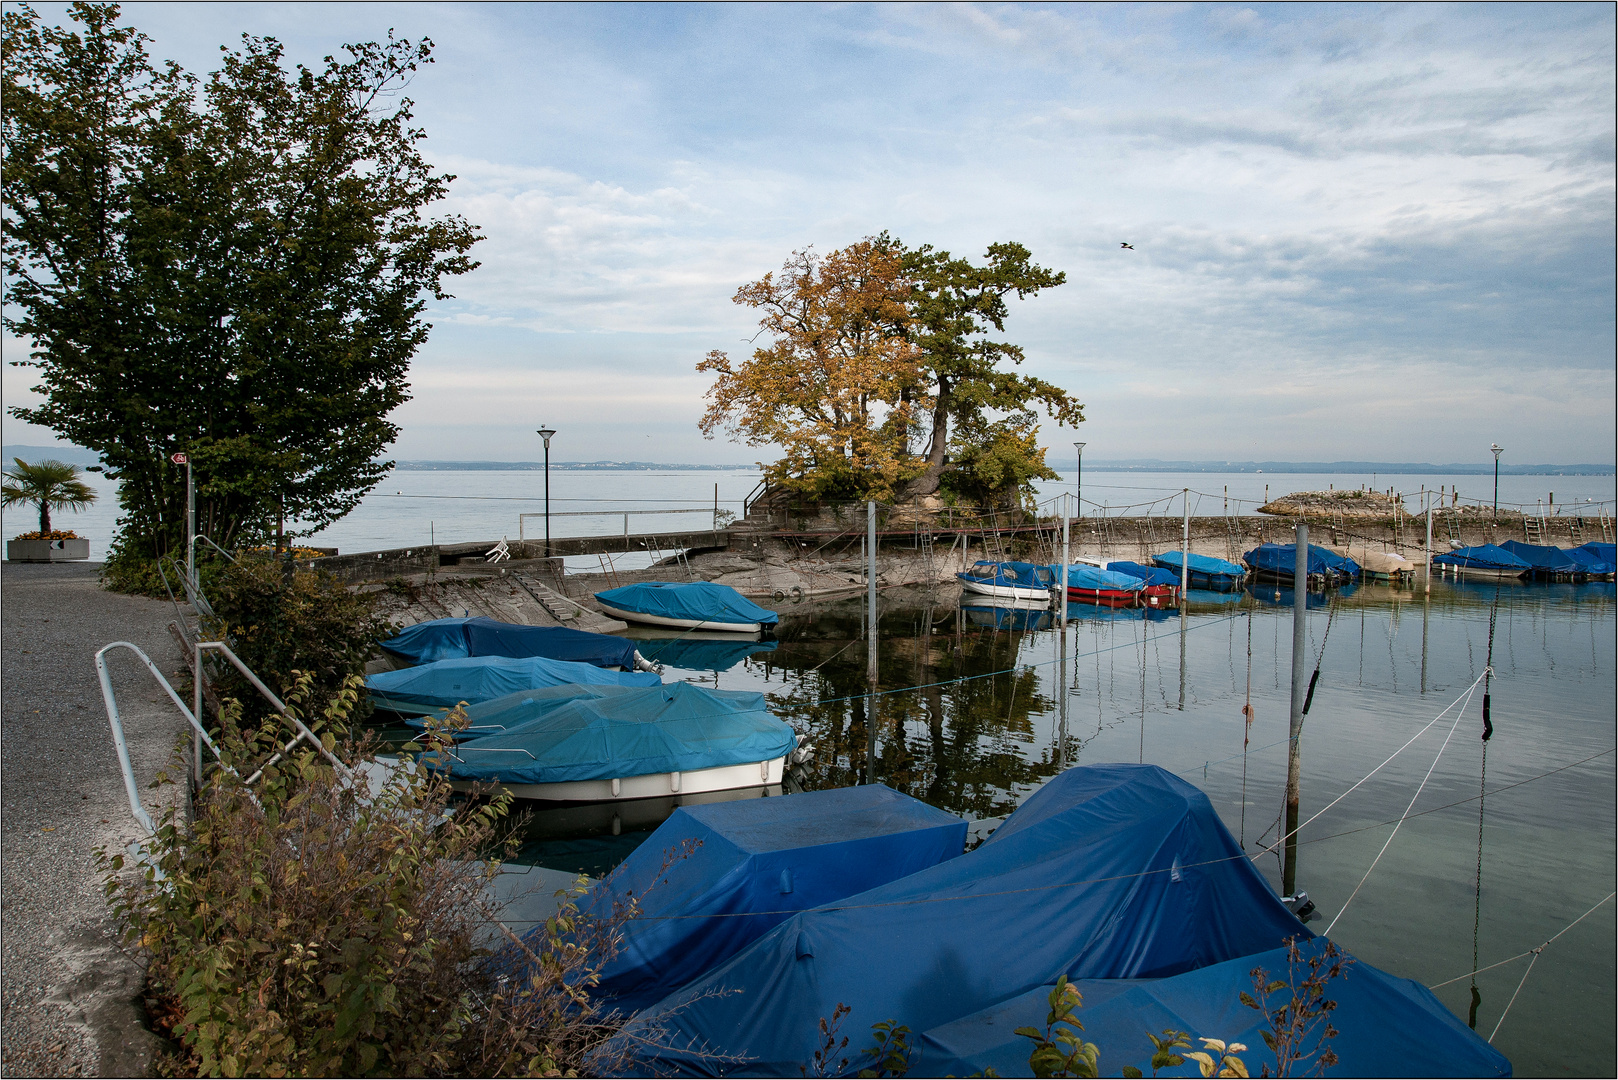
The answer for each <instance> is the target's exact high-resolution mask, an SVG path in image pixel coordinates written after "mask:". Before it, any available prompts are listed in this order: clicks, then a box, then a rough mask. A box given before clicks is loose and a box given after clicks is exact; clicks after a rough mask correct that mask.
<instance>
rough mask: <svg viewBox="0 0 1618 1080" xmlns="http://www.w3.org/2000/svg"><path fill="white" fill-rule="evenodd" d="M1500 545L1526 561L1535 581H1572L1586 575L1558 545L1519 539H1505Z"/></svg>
mask: <svg viewBox="0 0 1618 1080" xmlns="http://www.w3.org/2000/svg"><path fill="white" fill-rule="evenodd" d="M1500 546H1501V547H1503V548H1505V549H1506V550H1507V551H1509V552H1511V553H1512V554H1513V555H1515V556H1517V558H1519V559H1521V560H1522V561H1523V562H1525V563H1527V564H1528V567H1529V569H1528V576H1529V577H1531V578H1533V579H1534V580H1536V581H1574V580H1577V579H1579V578H1583V577H1585V576H1587V574H1586V571H1585V569H1584V567H1583V566H1581V565H1580V564H1579V562H1578V560H1576V559H1574V558H1573V557H1572V556H1571V555H1569V554H1568V553H1567V552H1565V551H1563V550H1562V549H1561V548H1559V547H1554V546H1552V545H1549V544H1525V543H1523V542H1522V541H1520V540H1507V541H1506V542H1505V543H1503V544H1501V545H1500Z"/></svg>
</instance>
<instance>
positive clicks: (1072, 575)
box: [1050, 563, 1146, 592]
mask: <svg viewBox="0 0 1618 1080" xmlns="http://www.w3.org/2000/svg"><path fill="white" fill-rule="evenodd" d="M1050 572H1051V579H1052V584H1057V583H1059V582H1060V581H1061V577H1062V567H1061V566H1060V565H1057V566H1052V567H1050ZM1067 587H1068V588H1070V589H1094V590H1097V591H1101V590H1121V591H1124V592H1139V591H1140V590H1142V589H1144V588H1145V587H1146V582H1145V581H1144V580H1142V579H1141V578H1139V577H1137V576H1135V575H1132V574H1125V573H1122V572H1121V571H1118V570H1103V569H1101V567H1099V566H1091V565H1090V564H1089V563H1074V564H1073V565H1071V566H1069V567H1068V568H1067Z"/></svg>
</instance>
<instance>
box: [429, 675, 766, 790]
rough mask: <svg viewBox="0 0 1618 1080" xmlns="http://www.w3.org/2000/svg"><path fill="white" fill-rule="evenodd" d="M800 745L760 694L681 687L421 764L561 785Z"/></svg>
mask: <svg viewBox="0 0 1618 1080" xmlns="http://www.w3.org/2000/svg"><path fill="white" fill-rule="evenodd" d="M797 745H798V738H797V735H796V734H795V733H794V732H793V730H792V728H791V727H790V726H788V725H787V724H785V723H783V722H782V721H780V720H778V719H776V717H775V716H774V715H773V714H772V713H771V712H770V711H769V709H768V707H767V706H766V704H765V701H764V695H763V694H760V693H756V692H754V691H751V690H710V689H708V688H706V687H702V686H695V685H693V684H691V683H686V682H677V683H669V684H668V685H666V686H654V687H650V688H647V689H644V690H638V691H634V692H631V693H627V694H612V695H609V696H605V697H580V698H575V699H574V700H572V701H569V702H567V703H566V704H564V705H562V706H560V707H559V708H555V709H550V710H545V711H543V712H542V714H541V715H538V716H536V717H535V718H534V719H532V720H529V721H527V722H525V723H522V724H518V725H516V726H515V727H511V728H508V729H507V730H505V731H501V732H491V733H490V734H488V735H484V736H481V737H479V738H477V739H474V740H472V741H471V742H470V743H468V744H466V745H464V746H456V747H455V750H454V754H455V756H456V757H458V758H460V759H461V760H458V761H457V760H454V759H453V758H432V759H427V758H424V759H423V760H426V761H428V763H429V764H430V765H432V766H433V767H434V768H443V769H445V770H446V771H447V772H448V773H449V775H450V778H451V779H454V780H476V781H486V782H491V783H493V782H500V783H505V784H557V783H563V782H566V781H569V780H610V779H613V778H614V777H625V776H647V775H650V774H654V773H665V772H696V771H697V770H698V769H711V768H716V767H718V766H721V765H745V764H750V763H753V762H758V761H771V760H773V759H775V758H778V757H785V756H786V755H787V754H789V753H791V752H792V750H793V749H794V748H795V747H796V746H797Z"/></svg>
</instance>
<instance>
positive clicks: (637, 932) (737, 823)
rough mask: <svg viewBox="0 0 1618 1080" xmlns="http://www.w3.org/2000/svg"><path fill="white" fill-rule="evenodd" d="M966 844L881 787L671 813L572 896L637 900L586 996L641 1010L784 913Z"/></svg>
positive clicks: (936, 817)
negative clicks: (592, 993) (587, 889)
mask: <svg viewBox="0 0 1618 1080" xmlns="http://www.w3.org/2000/svg"><path fill="white" fill-rule="evenodd" d="M965 842H966V822H965V821H964V820H962V819H961V818H958V817H956V816H955V815H954V814H949V813H945V812H944V811H942V810H938V809H935V808H933V807H931V806H928V805H927V804H926V803H924V802H921V801H919V800H917V799H913V798H911V797H910V796H908V795H903V794H900V793H899V792H897V791H894V790H893V789H892V788H890V787H886V786H885V785H882V784H865V785H862V786H860V787H851V788H832V789H829V790H824V791H809V792H803V793H801V794H797V795H793V796H791V797H788V798H768V799H748V800H745V801H742V802H727V803H718V804H714V805H709V806H687V807H684V808H682V809H679V810H676V811H675V812H674V814H673V816H671V817H670V818H669V819H668V820H667V821H665V822H664V823H663V824H662V825H660V826H658V829H657V831H656V832H654V833H652V835H651V836H650V837H648V838H647V839H646V840H645V841H644V842H643V843H642V844H641V845H640V846H639V847H638V848H636V849H635V851H634V853H633V854H631V855H630V856H629V858H628V859H627V860H625V862H624V863H623V865H622V866H621V867H619V868H618V870H617V871H615V872H614V873H612V874H610V875H608V876H607V877H606V878H605V879H603V880H602V881H601V882H600V883H599V884H598V885H596V887H595V888H594V889H593V890H592V891H591V893H590V894H589V895H588V896H586V897H585V898H584V899H583V901H582V902H581V907H582V909H583V910H584V911H586V912H587V913H596V914H600V915H610V914H611V913H612V911H613V910H614V907H615V905H617V904H622V903H625V902H626V901H627V900H628V898H629V897H630V896H634V897H635V898H636V899H637V900H638V901H639V904H640V910H639V913H638V917H637V918H635V919H632V920H630V921H628V922H626V923H624V925H623V933H624V941H623V947H622V948H621V949H620V950H619V952H618V953H617V954H616V955H615V956H613V958H612V959H611V960H609V961H608V962H607V964H606V966H605V967H603V968H602V969H601V981H600V983H599V984H598V985H597V987H596V992H597V993H598V994H600V995H601V996H603V997H605V998H608V999H610V1005H611V1007H612V1008H616V1009H620V1010H623V1011H625V1012H633V1011H636V1010H638V1009H641V1008H644V1007H645V1006H647V1005H650V1004H653V1003H654V1002H656V1001H659V1000H660V999H662V998H663V997H666V996H667V995H668V994H669V993H671V992H673V991H674V990H677V989H678V988H679V987H681V986H683V985H685V984H686V983H688V982H691V981H692V980H693V979H696V978H699V977H701V976H702V975H703V974H704V973H706V972H707V971H709V970H711V969H712V968H714V967H716V966H717V965H719V964H721V963H723V962H724V961H726V960H728V959H729V958H730V957H731V956H734V955H735V954H736V953H738V952H740V951H741V950H742V949H744V948H745V947H747V946H748V945H750V944H752V943H753V942H754V941H756V940H757V939H759V938H760V937H763V936H764V934H765V933H767V932H768V931H769V930H770V929H772V928H773V927H774V926H775V925H776V924H778V923H780V922H783V921H785V920H786V919H787V917H788V916H789V915H791V914H792V913H794V912H797V911H802V910H804V909H805V908H812V907H818V906H820V905H821V904H829V903H832V902H834V901H837V900H841V899H843V898H844V897H847V896H851V895H853V894H855V893H860V892H864V891H866V890H867V889H872V888H875V887H876V886H878V885H884V884H886V883H888V882H890V881H894V880H897V879H898V878H902V877H906V876H907V875H910V874H914V873H916V872H917V871H920V870H925V869H927V868H928V867H930V866H934V865H937V864H938V863H941V862H944V861H945V860H947V859H953V858H955V857H957V856H959V855H960V854H961V851H962V848H963V846H964V844H965ZM539 932H541V933H542V932H543V930H541V931H539Z"/></svg>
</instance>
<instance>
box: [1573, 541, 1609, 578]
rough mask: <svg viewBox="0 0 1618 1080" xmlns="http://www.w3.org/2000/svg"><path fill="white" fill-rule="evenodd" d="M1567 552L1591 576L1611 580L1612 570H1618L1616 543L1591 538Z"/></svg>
mask: <svg viewBox="0 0 1618 1080" xmlns="http://www.w3.org/2000/svg"><path fill="white" fill-rule="evenodd" d="M1567 554H1568V557H1569V558H1570V559H1572V560H1574V561H1575V562H1577V563H1578V564H1579V565H1580V566H1582V567H1584V572H1585V573H1586V574H1588V575H1589V576H1590V577H1592V578H1597V579H1600V580H1604V581H1611V580H1612V578H1613V573H1614V571H1618V545H1614V544H1603V543H1601V542H1600V541H1596V540H1592V541H1591V542H1590V543H1588V544H1580V545H1579V546H1578V547H1576V548H1572V549H1571V550H1569V551H1568V553H1567Z"/></svg>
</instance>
